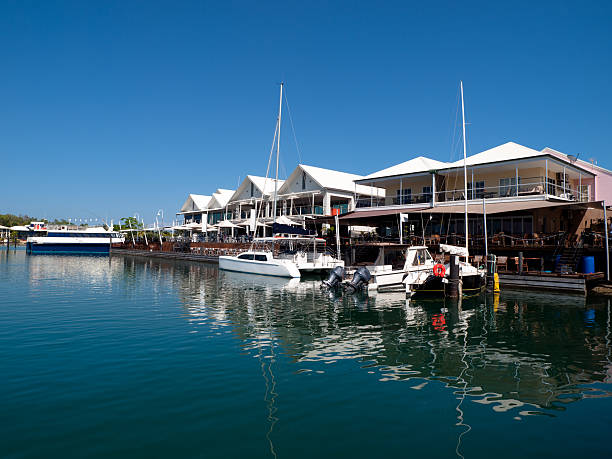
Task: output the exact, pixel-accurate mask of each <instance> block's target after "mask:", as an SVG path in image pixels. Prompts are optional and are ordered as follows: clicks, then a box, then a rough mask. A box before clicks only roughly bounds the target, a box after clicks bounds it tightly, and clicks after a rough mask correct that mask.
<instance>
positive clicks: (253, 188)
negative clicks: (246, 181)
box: [251, 182, 255, 197]
mask: <svg viewBox="0 0 612 459" xmlns="http://www.w3.org/2000/svg"><path fill="white" fill-rule="evenodd" d="M254 191H255V187H254V186H253V182H251V197H253V192H254Z"/></svg>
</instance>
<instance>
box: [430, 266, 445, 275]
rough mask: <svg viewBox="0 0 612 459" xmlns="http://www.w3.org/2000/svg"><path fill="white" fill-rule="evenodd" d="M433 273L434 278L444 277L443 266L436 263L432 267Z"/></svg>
mask: <svg viewBox="0 0 612 459" xmlns="http://www.w3.org/2000/svg"><path fill="white" fill-rule="evenodd" d="M433 273H434V276H436V277H444V275H445V274H446V268H445V267H444V265H443V264H441V263H437V264H436V265H434V267H433Z"/></svg>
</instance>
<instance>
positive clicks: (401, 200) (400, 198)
mask: <svg viewBox="0 0 612 459" xmlns="http://www.w3.org/2000/svg"><path fill="white" fill-rule="evenodd" d="M398 204H404V180H403V179H400V187H399V202H398Z"/></svg>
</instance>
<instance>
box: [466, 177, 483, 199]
mask: <svg viewBox="0 0 612 459" xmlns="http://www.w3.org/2000/svg"><path fill="white" fill-rule="evenodd" d="M484 189H485V182H484V180H480V181H478V182H473V183H468V199H482V198H484Z"/></svg>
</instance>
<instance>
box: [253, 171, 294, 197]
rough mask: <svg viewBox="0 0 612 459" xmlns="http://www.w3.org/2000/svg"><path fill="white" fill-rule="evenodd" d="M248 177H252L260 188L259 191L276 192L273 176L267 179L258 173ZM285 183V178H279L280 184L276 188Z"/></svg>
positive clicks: (265, 192)
mask: <svg viewBox="0 0 612 459" xmlns="http://www.w3.org/2000/svg"><path fill="white" fill-rule="evenodd" d="M247 177H248V178H250V179H251V181H252V182H253V184H254V185H255V186H256V187H257V188H259V191H261V192H262V193H263V194H272V193H274V179H273V178H270V177H268V179H267V180H266V178H265V177H259V176H257V175H247ZM283 183H285V181H284V180H281V179H278V186H277V187H276V188H277V189H278V188H280V187H281V186H283Z"/></svg>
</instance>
